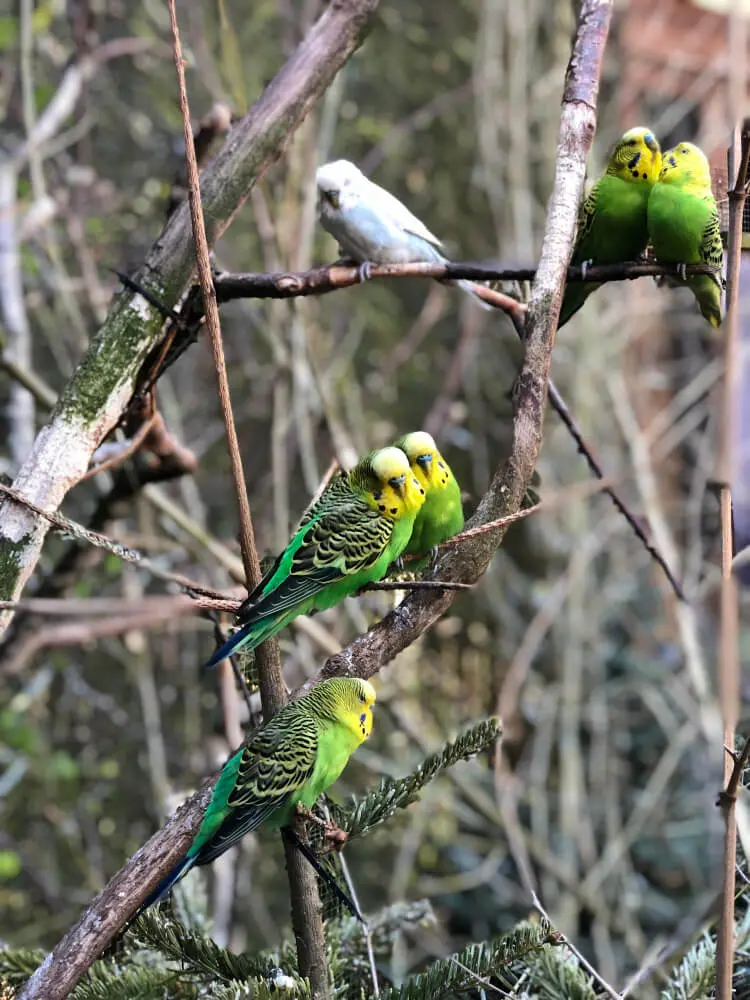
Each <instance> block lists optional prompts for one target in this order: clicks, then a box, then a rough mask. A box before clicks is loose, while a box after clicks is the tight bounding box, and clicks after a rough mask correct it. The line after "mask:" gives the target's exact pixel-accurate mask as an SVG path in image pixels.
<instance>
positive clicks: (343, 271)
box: [214, 261, 717, 302]
mask: <svg viewBox="0 0 750 1000" xmlns="http://www.w3.org/2000/svg"><path fill="white" fill-rule="evenodd" d="M685 273H686V274H687V275H688V276H690V275H694V274H709V275H715V274H716V273H717V271H716V268H714V267H710V266H709V265H708V264H689V265H687V267H686V268H685ZM535 275H536V270H535V268H531V267H525V268H500V267H497V266H493V265H491V264H472V263H459V262H455V263H454V262H446V263H445V264H373V265H372V266H371V267H370V277H372V278H452V279H455V278H462V279H467V280H469V281H533V280H534V277H535ZM646 277H666V278H675V279H678V280H679V275H678V269H677V265H676V264H644V263H640V262H638V261H627V262H624V263H622V264H598V265H592V266H590V267H588V268H587V269H586V276H585V278H584V276H583V268H580V267H569V268H568V274H567V280H568V281H586V282H596V283H598V282H603V281H631V280H633V279H634V278H646ZM360 281H361V279H360V276H359V268H358V267H357V266H356V265H354V264H351V265H349V264H338V263H337V264H328V265H326V266H325V267H313V268H311V269H310V270H309V271H296V272H293V271H289V272H284V271H281V272H278V273H276V274H253V273H247V274H217V275H215V276H214V284H215V286H216V297H217V299H218V300H219V302H231V301H232V300H233V299H244V298H248V299H287V298H296V297H298V296H301V295H325V294H326V293H327V292H335V291H336V290H337V289H339V288H349V287H351V286H352V285H358V284H360Z"/></svg>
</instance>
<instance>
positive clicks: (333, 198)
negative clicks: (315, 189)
mask: <svg viewBox="0 0 750 1000" xmlns="http://www.w3.org/2000/svg"><path fill="white" fill-rule="evenodd" d="M323 197H324V198H325V200H326V201H327V202H328V204H329V205H331V206H332V207H333V208H338V207H339V192H338V191H324V192H323Z"/></svg>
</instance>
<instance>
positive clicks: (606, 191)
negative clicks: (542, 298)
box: [557, 127, 661, 329]
mask: <svg viewBox="0 0 750 1000" xmlns="http://www.w3.org/2000/svg"><path fill="white" fill-rule="evenodd" d="M660 169H661V150H660V148H659V143H658V142H657V140H656V137H655V136H654V133H653V132H652V131H651V129H648V128H643V127H638V128H631V129H629V130H628V131H627V132H626V133H625V134H624V135H623V136H622V138H621V139H620V140H619V142H618V143H617V145H616V146H615V148H614V149H613V150H612V154H611V155H610V157H609V160H608V161H607V168H606V170H605V172H604V173H603V174H602V176H601V177H600V178H599V180H598V181H596V183H595V184H594V186H593V188H592V189H591V193H590V194H589V196H588V198H586V199H585V200H584V202H583V204H582V205H581V208H580V210H579V213H578V233H577V235H576V243H575V246H574V248H573V255H572V257H571V259H570V263H571V264H572V265H577V266H581V265H584V264H617V263H619V262H620V261H627V260H636V258H637V257H638V256H639V255H640V254H641V253H643V251H644V250H645V249H646V245H647V243H648V223H647V218H646V212H647V206H648V199H649V194H650V192H651V188H652V187H653V185H654V184H655V183H656V179H657V177H658V176H659V170H660ZM599 287H600V286H599V285H598V284H594V283H593V282H585V281H574V282H571V283H570V284H569V285H568V286H567V287H566V289H565V295H564V297H563V302H562V306H561V308H560V319H559V322H558V325H557V326H558V329H559V328H560V327H561V326H563V325H564V324H565V323H567V322H568V320H569V319H570V317H571V316H572V315H573V314H574V313H576V312H578V310H579V309H580V308H581V306H582V305H583V303H584V302H585V301H586V299H587V298H588V297H589V295H591V293H592V292H593V291H595V290H596V289H597V288H599Z"/></svg>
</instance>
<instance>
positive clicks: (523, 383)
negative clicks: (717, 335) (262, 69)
mask: <svg viewBox="0 0 750 1000" xmlns="http://www.w3.org/2000/svg"><path fill="white" fill-rule="evenodd" d="M329 10H330V8H329ZM611 13H612V0H583V2H582V5H581V14H580V20H579V25H578V31H577V34H576V39H575V43H574V48H573V53H572V56H571V60H570V63H569V66H568V72H567V76H566V82H565V90H564V94H563V107H562V115H561V120H560V130H559V140H558V161H557V168H556V176H555V189H554V192H553V195H552V198H551V200H550V207H549V214H548V218H547V226H546V232H545V238H544V243H543V246H542V257H541V260H540V264H539V269H538V271H537V278H536V281H535V283H534V286H533V288H532V293H531V300H530V303H529V311H528V318H527V323H526V343H527V349H526V353H525V358H524V362H523V365H522V366H521V371H520V373H519V376H518V380H517V386H516V390H517V391H516V393H515V416H514V421H513V440H512V445H511V453H510V457H509V458H508V460H507V461H506V462H505V463H504V465H503V466H502V467H501V468H500V469H499V470H498V471H497V473H496V475H495V477H494V478H493V480H492V483H491V485H490V488H489V490H488V491H487V493H486V494H485V496H484V497H483V499H482V501H481V503H480V505H479V508H478V510H477V512H476V514H475V515H474V517H473V518H472V520H471V522H470V524H469V527H477V526H479V525H481V524H484V523H487V522H489V521H491V520H496V519H498V518H500V517H503V516H506V515H508V514H512V513H514V512H515V511H517V510H518V509H519V508H520V506H521V501H522V499H523V496H524V493H525V491H526V488H527V486H528V484H529V483H530V481H531V477H532V474H533V470H534V465H535V463H536V459H537V455H538V452H539V447H540V444H541V439H542V424H543V418H544V401H545V396H546V387H547V379H548V377H549V368H550V360H551V357H552V348H553V345H554V337H555V329H556V327H557V317H558V314H559V310H560V302H561V301H562V293H563V285H564V282H565V277H566V271H567V262H568V260H569V258H570V253H571V250H572V247H573V238H574V233H575V226H576V217H577V212H578V204H579V202H580V199H581V195H582V193H583V181H584V176H585V169H586V159H587V156H588V152H589V149H590V146H591V142H592V139H593V136H594V131H595V118H596V115H595V107H596V98H597V94H598V87H599V74H600V71H601V60H602V55H603V52H604V45H605V41H606V38H607V32H608V29H609V20H610V16H611ZM505 530H506V528H505V527H504V526H498V527H497V528H496V529H495V530H493V531H487V532H485V533H482V534H478V535H475V536H473V537H471V538H470V539H469V540H468V541H467V542H466V543H464V545H462V546H460V547H456V548H455V549H450V550H449V551H448V552H447V553H446V554H445V555H444V556H442V557H441V559H440V561H439V563H438V569H437V572H438V573H439V575H440V577H441V578H444V579H447V580H456V581H458V582H464V583H473V582H474V581H475V580H476V579H478V578H479V577H480V576H481V574H482V573H483V572H484V571H485V569H486V568H487V566H488V565H489V563H490V560H491V559H492V556H493V554H494V552H495V550H496V548H497V546H498V544H499V543H500V541H501V540H502V537H503V535H504V532H505ZM0 597H2V594H0ZM454 597H455V592H448V593H444V594H441V595H440V596H432V595H428V594H426V593H424V592H417V593H413V594H411V595H410V596H409V597H407V598H406V600H405V601H403V602H402V603H401V604H400V605H399V607H398V608H396V610H395V611H393V612H391V613H390V614H389V615H388V616H387V617H386V618H385V619H384V620H383V621H382V622H381V623H380V624H379V625H376V626H374V628H372V629H370V630H369V632H367V633H366V634H365V635H363V636H359V637H358V638H357V639H355V640H354V642H353V643H351V645H350V646H348V647H347V649H345V650H343V651H342V652H341V653H339V654H337V655H336V656H334V657H332V658H331V659H329V660H328V662H327V663H326V664H325V665H324V666H323V668H322V670H321V671H320V672H319V674H318V676H317V678H316V680H320V679H322V678H323V677H325V676H331V675H333V674H349V675H358V676H362V677H369V676H372V674H374V673H375V672H376V671H377V670H378V669H379V667H381V666H382V665H383V664H385V663H387V662H388V661H389V660H391V659H393V657H394V656H395V655H396V654H397V653H399V652H400V651H401V650H402V649H404V648H405V647H406V646H408V645H409V643H411V642H413V641H414V640H415V639H416V638H417V637H418V636H419V635H421V633H422V632H424V631H425V629H427V628H428V627H429V626H430V625H431V624H432V623H433V622H434V621H435V620H436V619H437V618H439V617H440V615H441V614H442V613H443V611H445V609H446V608H448V607H449V606H450V604H451V601H452V600H453V598H454ZM311 683H312V682H311ZM215 780H216V779H215V777H214V778H210V779H208V780H207V781H206V782H204V784H203V786H202V787H201V789H200V790H199V791H198V792H197V793H196V794H195V795H194V796H192V798H190V799H189V800H188V801H187V802H186V803H185V804H184V805H183V806H182V807H181V808H180V809H179V810H178V811H177V812H176V813H175V815H174V816H172V817H171V818H170V819H169V820H168V821H167V823H166V824H165V826H164V827H163V828H162V829H161V830H160V831H159V832H158V833H156V834H154V836H153V837H152V838H151V839H150V840H149V841H148V843H147V844H145V845H144V846H143V847H142V848H141V849H140V850H139V851H138V852H137V853H136V854H135V855H134V856H133V857H132V858H131V859H130V860H129V861H128V862H127V863H126V864H125V865H124V867H123V868H122V869H121V870H120V871H119V872H118V873H117V874H116V875H115V876H114V877H113V878H112V879H111V880H110V882H109V883H108V884H107V886H105V888H104V889H103V890H102V892H101V893H100V894H99V895H98V896H97V898H96V899H95V900H94V901H93V902H92V904H91V905H90V907H89V908H88V909H87V910H86V912H85V913H84V914H83V916H82V918H81V919H80V921H79V922H78V923H77V924H76V925H74V926H73V927H72V928H71V929H70V930H69V931H68V933H67V934H66V935H65V937H64V938H63V939H62V941H61V942H60V943H59V944H58V945H57V947H56V948H55V950H54V951H53V953H52V954H51V955H50V956H49V957H48V958H47V960H46V961H45V963H44V965H43V966H42V967H41V968H40V969H39V970H37V972H36V973H35V974H34V976H32V978H31V980H30V981H29V982H28V984H27V985H26V987H25V988H24V989H23V990H22V991H21V993H20V994H19V1000H41V998H42V997H44V998H45V1000H59V998H62V997H64V996H65V995H66V993H67V991H68V990H69V989H70V987H71V986H72V985H73V984H74V983H75V982H76V981H77V976H78V973H77V972H75V971H73V972H71V964H72V963H73V961H74V959H75V958H76V957H77V956H78V954H79V953H80V952H81V951H83V950H85V952H86V954H87V955H97V954H99V953H100V952H101V950H102V949H103V948H104V947H105V946H106V945H107V944H108V943H109V942H110V941H111V940H112V938H113V937H114V936H115V934H116V933H117V931H118V930H119V928H120V927H121V926H122V925H123V924H124V923H125V922H126V921H127V919H128V918H129V917H130V916H131V915H132V914H133V913H134V912H135V910H136V909H137V907H138V905H139V904H140V902H141V901H142V900H143V899H144V897H145V894H146V892H145V885H146V883H147V882H148V883H153V882H154V880H155V879H157V878H160V877H162V876H163V875H165V874H166V872H167V871H168V870H169V869H170V868H171V867H172V866H173V865H174V864H175V863H176V862H177V861H178V860H179V858H180V857H182V855H183V854H184V852H185V851H186V850H187V848H188V845H189V844H190V843H191V841H192V838H193V837H194V835H195V833H196V832H197V830H198V827H199V825H200V822H201V819H202V816H203V812H204V810H205V808H206V805H207V803H208V799H209V796H210V794H211V789H212V787H213V783H214V782H215Z"/></svg>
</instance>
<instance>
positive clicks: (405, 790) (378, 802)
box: [331, 718, 500, 837]
mask: <svg viewBox="0 0 750 1000" xmlns="http://www.w3.org/2000/svg"><path fill="white" fill-rule="evenodd" d="M499 735H500V727H499V721H498V720H497V719H494V718H492V719H484V720H483V721H482V722H480V723H479V724H478V725H476V726H473V727H472V728H471V729H468V730H467V731H466V732H465V733H463V734H462V735H461V736H459V737H458V739H457V740H455V741H454V742H453V743H447V744H446V745H445V746H444V747H443V749H442V750H440V751H439V752H438V753H435V754H432V755H431V756H429V757H427V758H425V760H423V761H422V763H421V764H420V765H419V767H417V768H416V769H415V770H414V771H412V772H411V774H407V775H406V777H405V778H382V779H381V782H380V785H379V787H378V788H376V789H375V791H374V792H370V794H369V795H366V796H365V797H364V798H363V799H359V800H357V799H356V798H354V799H353V805H352V806H351V807H349V808H348V809H347V808H341V807H340V806H333V805H332V807H331V813H332V816H333V819H334V820H335V821H336V823H337V824H338V825H339V826H340V827H341V829H342V830H345V831H346V832H347V833H348V834H349V836H350V837H358V836H362V835H364V834H365V833H368V832H369V831H370V830H371V829H372V828H373V827H375V826H378V825H379V824H380V823H383V822H384V821H385V820H387V819H389V818H390V817H391V816H393V814H394V813H395V812H396V810H397V809H405V808H406V806H408V805H411V803H412V802H414V801H415V800H416V799H417V798H418V796H419V792H420V791H421V790H422V789H423V788H424V786H425V785H426V784H427V783H428V782H430V781H432V779H433V778H434V777H435V775H436V774H437V773H438V772H439V771H443V770H445V768H447V767H452V766H453V764H456V763H458V761H460V760H468V759H469V758H470V757H473V756H474V755H475V754H478V753H479V752H480V751H481V750H486V749H487V748H488V747H490V746H492V744H493V743H494V742H495V740H496V739H497V738H498V736H499Z"/></svg>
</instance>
